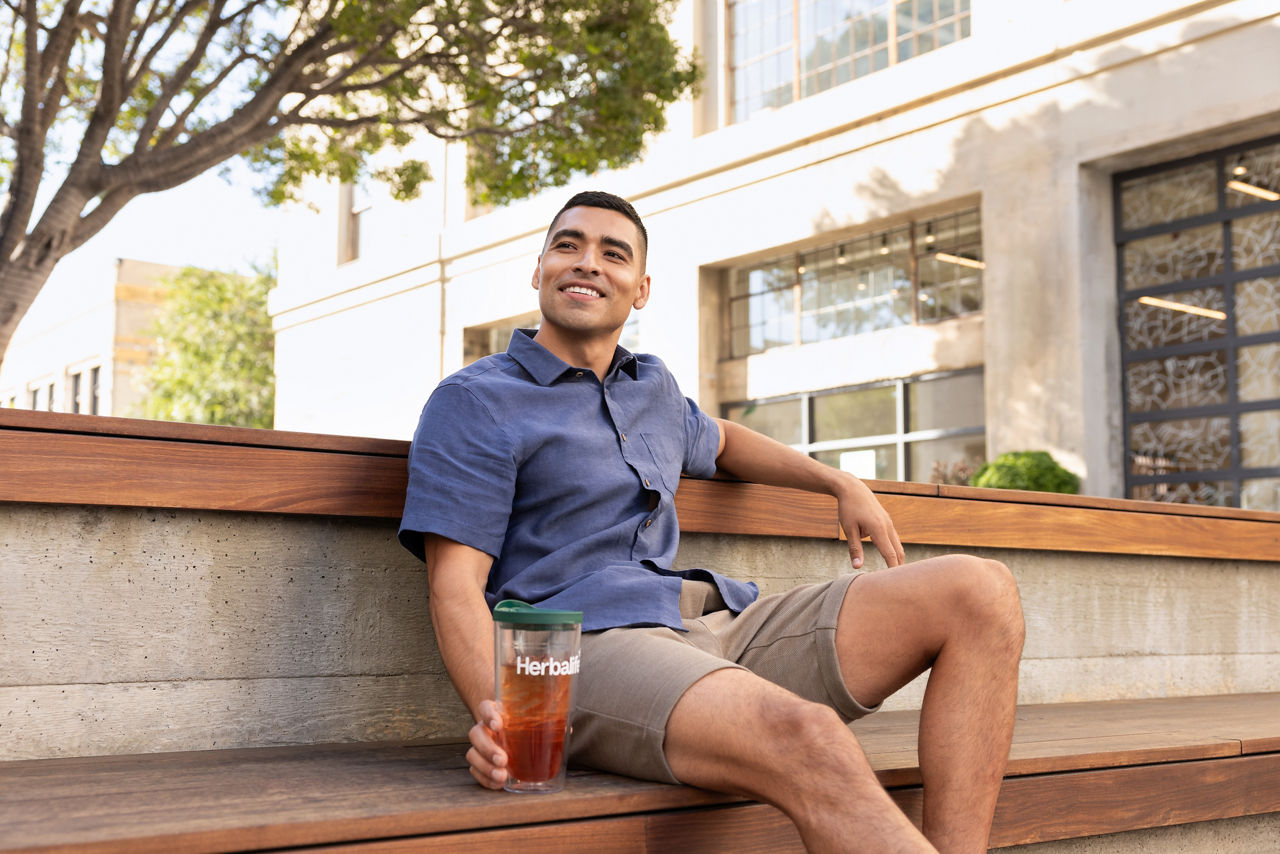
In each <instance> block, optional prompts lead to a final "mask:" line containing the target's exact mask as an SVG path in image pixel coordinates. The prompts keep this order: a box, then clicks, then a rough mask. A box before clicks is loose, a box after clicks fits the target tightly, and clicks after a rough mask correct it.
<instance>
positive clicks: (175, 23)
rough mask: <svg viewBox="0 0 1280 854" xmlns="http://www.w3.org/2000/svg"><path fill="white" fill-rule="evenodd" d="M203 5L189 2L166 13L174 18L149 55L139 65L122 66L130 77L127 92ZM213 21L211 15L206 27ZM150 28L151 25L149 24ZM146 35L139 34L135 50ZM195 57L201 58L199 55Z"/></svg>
mask: <svg viewBox="0 0 1280 854" xmlns="http://www.w3.org/2000/svg"><path fill="white" fill-rule="evenodd" d="M202 5H204V0H187V2H186V3H183V4H182V7H181V8H180V9H178V10H177V11H176V12H172V13H170V12H168V11H166V14H171V15H172V17H170V18H169V23H168V25H167V26H166V27H165V29H164V32H163V33H161V34H160V37H159V38H157V39H156V40H155V42H154V43H153V44H152V45H151V47H149V48H147V53H146V55H145V56H143V57H142V61H141V62H139V63H138V64H137V65H133V64H132V63H125V64H124V65H123V66H122V67H123V68H124V69H128V77H127V78H126V79H125V82H124V84H123V85H124V91H125V92H132V91H133V90H134V89H135V88H136V87H137V85H138V81H139V80H141V79H142V75H143V74H145V73H146V72H147V71H149V70H151V64H152V63H153V62H155V59H156V56H158V55H159V53H160V51H161V50H163V49H164V46H165V45H167V44H168V43H169V39H170V38H172V37H173V34H174V33H176V32H177V31H178V28H179V27H181V26H182V22H183V21H185V20H186V18H187V16H188V15H190V14H191V13H192V12H193V11H195V10H196V8H198V7H200V6H202ZM168 8H169V9H172V8H173V4H172V3H169V4H168ZM213 20H214V17H213V16H212V15H210V16H209V21H208V22H206V27H208V26H209V24H212V22H213ZM148 26H151V25H150V24H149V25H148ZM145 35H146V30H140V31H139V32H138V38H137V40H136V41H135V42H134V48H135V49H136V48H137V47H138V46H140V45H141V43H142V39H143V38H144V37H145ZM194 55H195V56H199V54H194ZM157 76H158V75H157Z"/></svg>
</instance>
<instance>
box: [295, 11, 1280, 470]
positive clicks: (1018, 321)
mask: <svg viewBox="0 0 1280 854" xmlns="http://www.w3.org/2000/svg"><path fill="white" fill-rule="evenodd" d="M972 8H973V36H972V37H971V38H969V39H966V40H964V41H962V42H960V43H957V44H954V45H951V46H949V47H947V48H945V49H941V50H938V51H935V52H933V53H930V54H926V55H923V56H921V57H918V58H916V59H913V60H910V61H909V62H906V63H903V64H901V65H899V66H895V67H891V68H889V69H886V70H884V71H881V72H878V73H876V74H872V75H870V76H868V77H866V78H864V79H861V80H857V81H854V82H852V83H849V84H846V85H843V86H840V87H837V88H835V89H832V90H830V91H828V92H824V93H822V94H820V95H817V96H815V97H811V98H808V99H805V100H802V101H800V102H797V103H795V104H792V105H790V106H788V107H785V108H783V109H779V110H776V111H774V112H772V113H770V114H766V115H761V116H758V117H754V118H752V119H751V120H750V121H748V122H745V123H742V124H738V125H730V126H722V121H723V113H724V104H723V99H722V98H719V97H718V94H717V93H718V89H717V87H718V86H721V85H723V82H724V81H723V78H722V75H721V71H720V68H719V66H718V65H717V64H716V63H715V62H712V63H710V65H709V66H708V74H709V76H708V78H707V80H706V83H705V85H704V91H705V92H706V94H704V95H703V96H702V97H701V98H700V99H699V100H697V101H696V102H692V101H690V102H685V103H682V104H677V105H675V106H673V107H672V108H671V110H670V128H669V130H668V131H667V132H666V133H664V134H663V135H661V136H660V137H658V138H656V139H654V140H652V141H651V143H650V145H649V149H648V154H647V156H646V158H645V160H644V162H643V163H642V164H639V165H636V166H633V167H631V168H629V169H626V170H621V171H619V172H615V173H610V174H608V175H602V176H596V177H594V178H592V179H590V180H584V181H582V182H580V183H579V184H578V185H576V186H573V187H567V188H563V189H560V190H555V191H549V192H547V193H545V194H543V195H541V196H539V197H537V198H534V199H532V200H529V201H527V202H523V203H520V204H516V205H513V206H511V207H509V208H505V209H500V210H497V211H494V212H492V213H489V214H487V215H484V216H478V217H475V218H472V219H467V218H466V212H467V209H466V204H465V190H464V189H463V187H462V180H461V170H460V162H461V157H460V156H459V155H458V152H457V150H456V149H445V148H443V147H439V148H438V149H436V150H435V156H436V158H437V160H436V161H434V162H437V163H438V164H439V167H438V168H437V169H436V177H437V181H436V182H435V183H434V184H432V185H431V186H430V187H429V188H428V190H427V196H426V197H424V199H423V200H421V201H420V202H418V203H415V204H414V205H412V206H397V205H395V204H393V203H390V202H387V201H385V200H384V201H381V202H375V205H374V210H375V211H377V217H378V218H379V220H378V221H379V222H381V223H383V225H382V226H380V227H379V228H380V229H381V230H383V231H384V232H385V233H386V234H387V235H391V236H396V235H398V237H396V239H387V240H384V241H383V242H382V243H381V244H380V249H379V251H378V254H377V255H376V257H375V256H370V257H367V258H365V257H362V258H361V260H359V261H357V262H355V263H353V264H348V265H345V266H343V267H341V268H335V267H334V265H333V264H332V263H328V262H326V261H324V259H326V258H329V257H332V252H330V247H331V245H332V241H331V240H330V235H329V232H330V231H331V230H332V228H331V225H332V223H333V222H334V221H335V220H334V219H333V218H334V216H335V213H334V211H333V207H332V201H333V200H335V199H336V195H337V194H336V189H335V188H331V187H330V188H323V189H317V190H316V195H315V200H316V201H317V202H318V203H319V212H318V213H308V212H303V211H299V212H298V213H297V214H296V217H295V221H294V225H293V228H294V237H293V238H291V239H290V240H292V244H291V245H292V246H293V248H292V249H291V250H290V251H289V252H284V251H282V255H281V257H282V264H281V288H280V289H279V290H278V291H277V293H276V294H275V295H274V297H273V302H272V310H273V313H274V315H275V322H276V325H277V329H278V331H279V334H278V337H277V353H278V355H277V365H278V371H279V380H278V388H279V389H280V391H279V398H278V400H279V403H278V408H277V416H276V418H277V420H276V424H277V426H279V427H280V428H282V429H300V430H316V431H328V430H335V429H338V430H340V431H342V432H358V433H362V434H369V435H379V436H392V437H397V438H407V437H408V436H409V435H411V432H412V427H413V424H414V423H416V417H417V413H418V411H419V409H420V407H421V405H422V402H423V398H424V390H426V389H429V388H430V387H431V386H432V385H434V383H435V382H436V381H438V380H439V379H440V378H441V377H442V376H443V375H445V374H447V373H448V372H450V371H451V370H453V369H454V368H456V367H458V366H459V365H460V364H461V354H462V330H463V329H464V328H466V327H467V326H468V325H475V324H483V323H488V322H491V321H494V320H497V319H500V318H503V317H509V316H512V315H515V314H520V313H523V312H526V311H530V310H533V309H535V308H536V300H535V297H534V294H533V292H532V290H531V289H530V288H529V286H528V277H529V274H530V271H531V270H532V266H533V263H534V258H535V256H536V254H537V252H538V250H539V248H540V246H541V239H542V234H543V231H544V229H545V227H546V225H547V223H548V222H549V221H550V218H551V216H552V215H553V213H554V212H555V211H556V210H557V209H558V207H559V205H560V204H561V203H562V202H563V200H564V199H566V198H567V197H568V196H569V194H570V193H571V192H573V191H575V190H577V189H583V188H587V187H602V188H606V189H610V190H612V191H614V192H617V193H620V194H622V195H624V196H626V197H628V198H630V199H631V200H632V201H633V202H634V203H635V204H636V206H637V208H638V209H639V211H640V213H641V214H642V215H643V216H644V217H645V219H646V223H647V225H648V227H649V230H650V234H651V241H652V248H653V251H652V254H651V256H650V271H649V272H650V273H651V274H652V276H653V288H654V290H653V298H652V300H651V302H650V304H649V305H648V306H647V307H646V308H645V309H644V310H643V312H642V313H641V315H640V329H639V336H640V348H641V349H643V350H651V351H654V352H657V353H659V354H660V355H662V357H663V359H664V360H665V361H666V362H667V364H668V365H669V366H670V367H671V368H672V370H673V371H674V372H675V374H676V376H677V378H678V380H679V381H680V383H681V385H682V387H683V388H684V389H685V391H686V393H687V394H690V395H693V396H696V397H698V398H699V399H700V402H701V403H702V404H703V405H704V406H705V407H707V408H709V409H711V410H712V411H714V410H715V409H716V407H717V406H718V404H719V403H720V402H722V401H724V400H731V399H742V398H743V397H758V396H766V395H769V394H774V393H785V392H795V391H804V390H815V389H821V388H830V387H837V386H841V385H848V384H856V383H861V382H865V381H867V380H869V379H876V378H887V377H900V376H909V375H912V374H916V373H920V372H923V371H928V370H936V369H940V368H953V367H965V366H973V365H979V364H981V365H984V366H985V370H986V374H985V383H986V398H987V407H986V422H987V441H988V453H989V455H990V456H994V455H995V454H997V453H999V452H1001V451H1005V450H1016V449H1024V448H1044V449H1047V450H1050V451H1051V452H1053V453H1054V455H1055V457H1056V458H1058V459H1059V460H1060V461H1061V462H1063V463H1064V464H1065V465H1066V466H1067V467H1068V468H1071V469H1072V470H1074V471H1076V472H1077V473H1079V474H1081V475H1082V476H1083V478H1084V485H1083V489H1084V491H1085V492H1087V493H1089V494H1095V495H1119V494H1120V493H1121V491H1122V489H1123V477H1122V473H1121V464H1122V461H1121V453H1122V442H1121V435H1120V421H1121V416H1122V413H1121V401H1120V380H1119V367H1118V365H1119V349H1118V343H1117V340H1116V331H1115V330H1116V320H1115V314H1116V297H1115V287H1116V285H1115V280H1114V276H1115V272H1114V270H1115V252H1114V247H1113V242H1112V238H1111V223H1110V210H1111V187H1110V182H1111V176H1112V175H1113V174H1114V173H1115V172H1116V171H1117V170H1123V169H1130V168H1135V167H1137V166H1141V165H1147V164H1154V163H1159V162H1163V161H1165V160H1169V159H1172V158H1175V157H1179V156H1182V155H1185V154H1188V153H1190V152H1193V151H1204V150H1208V149H1212V148H1215V147H1217V146H1220V145H1225V144H1231V143H1234V142H1239V141H1242V140H1247V139H1253V138H1258V137H1262V136H1265V135H1267V134H1271V133H1276V132H1278V131H1280V107H1277V105H1278V104H1280V51H1277V50H1276V49H1275V45H1276V44H1277V43H1280V17H1278V14H1280V10H1277V9H1276V7H1275V4H1274V2H1266V0H1233V1H1232V2H1207V3H1206V2H1201V3H1188V2H1173V0H1132V2H1126V3H1123V4H1117V3H1114V2H1102V0H1070V2H1068V0H974V2H973V4H972ZM718 15H723V6H722V4H720V3H716V2H713V0H687V2H685V3H684V4H682V6H681V8H680V12H679V13H678V15H677V18H676V22H675V24H674V28H673V29H674V31H675V32H676V34H677V36H678V37H679V38H681V39H683V40H684V42H685V43H686V44H689V43H692V42H693V40H694V39H695V37H697V38H699V39H701V40H702V41H699V42H698V44H699V46H700V47H702V48H703V50H704V54H705V55H706V56H708V57H712V58H714V57H717V56H721V57H722V56H723V55H724V54H723V44H721V43H720V42H719V40H718V39H719V35H718V34H719V33H720V31H721V29H722V21H721V20H720V19H718V18H717V16H718ZM446 151H451V152H452V153H450V154H448V160H447V162H446V161H445V152H446ZM974 203H976V204H978V205H980V207H981V212H982V221H983V242H984V257H985V259H986V261H987V270H986V273H985V277H984V284H985V310H984V312H983V314H982V315H981V316H979V317H973V318H968V319H965V320H961V321H955V322H948V323H942V324H938V325H936V326H932V327H918V328H900V329H895V330H889V331H885V332H879V333H874V334H872V335H867V336H861V337H858V338H852V339H846V340H843V341H836V342H825V343H822V344H815V345H810V346H807V347H799V348H794V349H791V350H786V351H778V352H770V353H764V354H761V355H759V356H755V357H752V358H750V359H747V360H742V361H738V362H726V361H723V355H724V354H723V352H722V350H721V345H720V338H721V336H720V335H719V334H718V333H717V330H718V327H719V324H720V317H719V314H718V310H717V305H718V300H717V298H716V296H715V293H714V289H715V284H714V283H715V282H716V281H717V280H718V276H719V272H718V271H720V270H722V269H724V268H726V267H728V266H731V265H733V264H736V263H741V262H743V261H745V260H748V259H753V258H754V259H759V258H762V257H768V256H769V255H773V254H777V253H782V252H788V251H793V250H796V249H800V248H804V247H805V246H808V245H813V244H815V243H818V242H827V241H832V240H836V239H839V238H841V237H844V236H846V235H856V234H859V233H866V232H869V231H874V230H878V229H880V228H883V227H885V226H889V225H892V224H895V223H899V222H902V221H905V220H906V219H909V218H915V217H919V216H925V215H928V214H929V213H932V212H940V211H946V210H950V209H955V208H958V207H962V206H966V205H970V204H974ZM371 221H372V220H371ZM286 242H289V241H286ZM317 245H318V246H319V249H317ZM300 256H306V259H307V260H306V261H305V262H304V261H302V260H297V259H298V258H299V257H300ZM289 258H294V259H295V261H293V262H290V261H288V260H287V259H289ZM317 259H319V260H317ZM442 284H443V287H444V290H445V293H444V297H443V299H441V298H440V296H439V293H438V290H437V289H438V288H440V287H441V285H442ZM374 302H380V303H383V305H382V307H380V308H378V309H376V310H374V309H368V310H366V308H365V306H369V305H372V304H373V303H374ZM387 315H392V316H395V317H398V318H400V319H401V320H400V321H398V322H397V321H388V320H387V319H386V316H387ZM404 318H411V319H412V321H411V323H408V324H406V322H404V321H403V319H404ZM309 324H316V325H323V326H324V328H325V332H324V333H323V334H309V333H308V332H307V331H306V327H307V326H308V325H309ZM406 325H411V326H412V330H413V331H411V332H410V331H405V326H406ZM335 346H336V347H339V348H340V352H341V357H342V359H343V362H344V364H343V370H342V371H340V372H333V373H332V374H331V375H326V370H327V369H328V366H329V365H330V364H331V362H332V361H333V360H334V359H335V358H336V356H335V355H334V347H335ZM317 366H319V367H317ZM387 373H394V374H396V375H397V376H401V377H404V376H407V377H408V381H407V382H404V383H401V384H399V385H397V386H396V387H395V388H387V389H386V390H385V393H383V394H378V395H370V396H369V397H370V398H371V399H370V400H368V401H367V403H366V404H365V405H363V406H361V407H360V408H359V409H358V411H356V410H355V409H353V407H352V406H351V405H350V401H351V400H352V399H353V398H354V397H356V396H358V395H357V391H356V387H357V386H358V384H359V383H361V382H367V381H368V380H369V378H372V377H378V376H381V375H384V374H387ZM298 390H302V391H298Z"/></svg>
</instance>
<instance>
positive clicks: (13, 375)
mask: <svg viewBox="0 0 1280 854" xmlns="http://www.w3.org/2000/svg"><path fill="white" fill-rule="evenodd" d="M177 271H178V268H177V267H171V266H168V265H164V264H153V263H150V262H147V261H137V260H134V259H130V258H122V259H119V260H117V261H116V262H115V263H114V264H113V265H112V266H111V267H104V268H103V269H102V270H101V271H100V272H101V277H100V280H99V281H95V282H91V283H89V285H88V286H87V287H86V286H84V283H81V282H63V284H62V286H61V288H60V287H59V285H58V284H56V283H51V284H50V285H48V286H46V288H45V290H43V291H42V292H41V293H40V296H39V297H38V298H37V300H36V303H35V304H34V305H33V306H32V307H31V310H30V311H29V312H28V314H27V316H25V317H24V318H23V320H22V322H21V323H20V324H19V325H18V328H17V330H16V331H15V333H14V337H13V341H12V342H11V343H10V345H9V347H8V349H7V350H6V351H5V353H4V361H3V362H0V406H7V405H8V402H9V400H10V398H12V397H16V398H17V403H18V407H19V408H29V406H30V404H29V402H28V397H27V389H28V388H30V387H31V385H32V384H35V383H38V384H39V385H40V386H41V387H42V388H44V389H47V387H48V385H49V384H50V383H52V384H53V385H54V388H55V393H54V406H53V411H55V412H71V411H72V405H71V400H70V397H71V388H72V386H71V375H72V374H75V373H82V374H83V382H84V384H85V386H86V387H87V385H88V382H89V371H90V370H91V369H92V368H94V367H97V368H99V369H100V375H99V376H100V379H99V410H98V412H99V414H100V415H120V416H134V417H136V416H138V415H140V414H141V406H142V400H143V397H144V396H145V387H144V385H143V382H144V372H145V369H146V366H147V364H148V363H149V361H150V359H151V357H152V356H153V355H154V353H155V338H154V336H153V335H151V334H150V327H151V325H152V323H153V322H154V321H155V317H156V312H157V310H158V309H159V307H160V303H161V300H162V299H163V288H162V285H161V280H162V279H164V278H165V277H167V276H171V275H173V274H174V273H176V272H177ZM72 286H74V288H75V292H74V293H72V292H70V291H69V290H68V289H69V288H70V287H72ZM46 393H47V391H42V392H41V406H40V408H41V409H46V408H47V406H46V404H45V402H44V401H45V395H46ZM82 404H83V405H84V407H85V408H84V409H83V410H82V411H83V412H88V411H89V410H88V403H87V397H86V396H84V395H83V393H82Z"/></svg>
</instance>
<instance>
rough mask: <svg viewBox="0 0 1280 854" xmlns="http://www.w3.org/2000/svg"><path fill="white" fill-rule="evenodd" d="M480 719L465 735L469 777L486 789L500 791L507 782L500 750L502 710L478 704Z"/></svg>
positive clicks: (487, 702)
mask: <svg viewBox="0 0 1280 854" xmlns="http://www.w3.org/2000/svg"><path fill="white" fill-rule="evenodd" d="M479 711H480V716H481V719H480V720H479V721H477V722H476V725H475V726H473V727H472V728H471V732H470V733H468V736H469V738H470V739H471V749H470V750H468V751H467V763H468V764H470V766H471V776H472V777H475V778H476V782H478V783H479V784H480V785H481V786H484V787H485V788H486V789H501V788H502V787H503V786H504V785H506V782H507V752H506V751H505V750H503V749H502V743H501V742H502V710H501V709H500V708H499V706H498V704H497V703H496V702H494V701H493V700H484V701H482V702H481V703H480V710H479Z"/></svg>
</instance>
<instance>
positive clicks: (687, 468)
mask: <svg viewBox="0 0 1280 854" xmlns="http://www.w3.org/2000/svg"><path fill="white" fill-rule="evenodd" d="M684 402H685V420H684V434H685V451H684V473H685V474H687V475H689V476H690V477H703V478H706V477H711V476H712V475H714V474H715V473H716V456H717V454H718V453H719V451H720V427H719V425H717V424H716V422H715V419H714V418H712V417H711V416H710V415H708V414H707V413H705V412H703V411H702V410H701V409H699V408H698V404H696V403H694V402H693V401H692V400H690V399H689V398H687V397H686V398H685V399H684Z"/></svg>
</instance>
